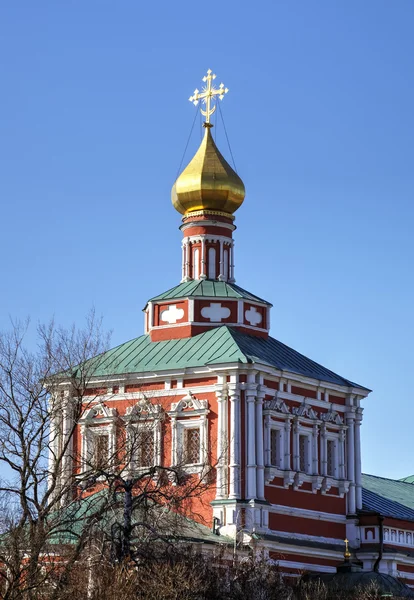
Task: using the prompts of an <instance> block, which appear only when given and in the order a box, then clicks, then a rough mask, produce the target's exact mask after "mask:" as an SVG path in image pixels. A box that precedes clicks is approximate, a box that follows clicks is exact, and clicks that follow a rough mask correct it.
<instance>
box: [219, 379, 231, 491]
mask: <svg viewBox="0 0 414 600" xmlns="http://www.w3.org/2000/svg"><path fill="white" fill-rule="evenodd" d="M225 386H226V378H225V376H224V375H219V376H218V384H217V390H216V396H217V404H218V425H217V427H218V432H217V483H216V499H217V500H218V499H222V498H226V497H227V495H228V489H227V466H226V465H227V456H228V451H229V450H228V436H227V423H228V419H227V391H226V389H225Z"/></svg>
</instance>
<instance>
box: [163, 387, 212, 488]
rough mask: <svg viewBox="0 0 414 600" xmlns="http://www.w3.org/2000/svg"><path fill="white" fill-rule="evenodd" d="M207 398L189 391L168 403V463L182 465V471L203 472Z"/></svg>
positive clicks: (206, 459)
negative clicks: (169, 405) (169, 423)
mask: <svg viewBox="0 0 414 600" xmlns="http://www.w3.org/2000/svg"><path fill="white" fill-rule="evenodd" d="M209 412H210V411H209V409H208V401H207V400H199V399H198V398H197V397H196V396H194V395H193V394H192V393H191V391H188V392H187V395H186V396H184V397H183V398H181V400H179V401H178V402H173V403H172V404H171V410H170V411H168V413H167V414H168V415H169V417H170V419H171V434H172V440H171V441H172V443H171V464H172V465H183V466H185V472H186V473H198V474H199V475H200V476H201V475H202V473H204V471H205V468H206V465H207V464H208V421H207V415H208V413H209Z"/></svg>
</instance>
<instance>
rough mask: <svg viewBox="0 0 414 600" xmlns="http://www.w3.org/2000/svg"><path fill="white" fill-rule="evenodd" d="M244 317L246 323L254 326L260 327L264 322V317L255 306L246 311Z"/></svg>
mask: <svg viewBox="0 0 414 600" xmlns="http://www.w3.org/2000/svg"><path fill="white" fill-rule="evenodd" d="M244 316H245V317H246V321H247V322H248V323H250V325H253V326H256V325H259V324H260V323H261V322H262V320H263V317H262V315H261V314H260V313H259V312H257V309H256V308H255V307H254V306H252V307H251V308H249V310H246V312H245V313H244Z"/></svg>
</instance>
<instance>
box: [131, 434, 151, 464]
mask: <svg viewBox="0 0 414 600" xmlns="http://www.w3.org/2000/svg"><path fill="white" fill-rule="evenodd" d="M135 456H136V466H137V467H138V468H139V467H152V466H153V465H154V432H153V430H152V428H141V430H138V435H137V448H136V454H135Z"/></svg>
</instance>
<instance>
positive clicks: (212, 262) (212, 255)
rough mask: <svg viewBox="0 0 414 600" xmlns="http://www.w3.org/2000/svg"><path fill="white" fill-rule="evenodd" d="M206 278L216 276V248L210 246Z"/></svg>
mask: <svg viewBox="0 0 414 600" xmlns="http://www.w3.org/2000/svg"><path fill="white" fill-rule="evenodd" d="M208 278H209V279H215V278H216V249H215V248H213V247H212V246H211V247H210V248H209V249H208Z"/></svg>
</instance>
